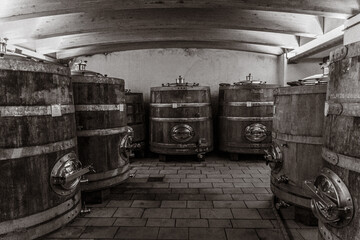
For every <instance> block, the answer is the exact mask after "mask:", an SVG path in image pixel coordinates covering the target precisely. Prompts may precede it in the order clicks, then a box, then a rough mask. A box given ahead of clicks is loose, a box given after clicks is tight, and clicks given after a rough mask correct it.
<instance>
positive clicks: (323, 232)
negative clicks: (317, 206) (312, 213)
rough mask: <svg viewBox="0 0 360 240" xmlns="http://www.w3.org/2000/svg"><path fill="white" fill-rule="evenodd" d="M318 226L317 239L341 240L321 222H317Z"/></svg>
mask: <svg viewBox="0 0 360 240" xmlns="http://www.w3.org/2000/svg"><path fill="white" fill-rule="evenodd" d="M318 224H319V228H318V230H319V237H320V238H321V239H324V240H341V238H339V237H338V236H336V235H335V234H334V233H333V232H331V231H330V230H329V229H327V228H326V226H325V224H323V223H322V222H321V221H319V222H318Z"/></svg>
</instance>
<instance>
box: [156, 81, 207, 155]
mask: <svg viewBox="0 0 360 240" xmlns="http://www.w3.org/2000/svg"><path fill="white" fill-rule="evenodd" d="M150 95H151V96H150V98H151V99H150V150H151V151H152V152H155V153H159V154H164V155H194V154H197V155H198V157H199V158H202V155H203V154H204V153H206V152H209V151H212V149H213V129H212V112H211V103H210V88H209V87H207V86H199V85H198V84H190V83H176V84H168V85H165V84H163V86H162V87H152V88H151V93H150Z"/></svg>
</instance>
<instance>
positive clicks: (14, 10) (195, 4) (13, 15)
mask: <svg viewBox="0 0 360 240" xmlns="http://www.w3.org/2000/svg"><path fill="white" fill-rule="evenodd" d="M142 8H216V9H219V8H231V9H234V8H238V9H245V10H250V9H253V10H264V11H279V12H291V13H301V14H312V15H318V16H324V17H335V18H343V19H345V18H348V17H350V16H352V15H355V14H357V13H359V2H358V1H357V0H316V1H314V0H302V1H294V0H251V1H247V0H217V1H209V0H183V1H179V0H162V1H154V0H120V1H119V0H76V1H69V0H32V1H29V0H2V1H1V8H0V18H2V19H3V20H19V19H25V18H33V17H43V16H51V15H58V14H67V13H78V12H98V11H104V10H124V9H142Z"/></svg>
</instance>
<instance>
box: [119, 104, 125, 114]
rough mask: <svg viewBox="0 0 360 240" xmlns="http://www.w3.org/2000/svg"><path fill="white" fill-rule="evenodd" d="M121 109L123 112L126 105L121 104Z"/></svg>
mask: <svg viewBox="0 0 360 240" xmlns="http://www.w3.org/2000/svg"><path fill="white" fill-rule="evenodd" d="M119 108H120V112H123V111H124V104H120V105H119Z"/></svg>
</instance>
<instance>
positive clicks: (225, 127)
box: [219, 84, 279, 158]
mask: <svg viewBox="0 0 360 240" xmlns="http://www.w3.org/2000/svg"><path fill="white" fill-rule="evenodd" d="M276 87H279V86H278V85H272V84H246V85H238V84H235V85H229V84H228V85H225V84H224V85H222V86H221V85H220V88H219V149H220V150H221V151H224V152H229V153H236V158H237V153H247V154H264V153H265V152H264V149H266V148H268V147H269V146H270V145H271V130H272V117H273V103H274V102H273V101H274V97H273V90H274V88H276Z"/></svg>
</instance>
